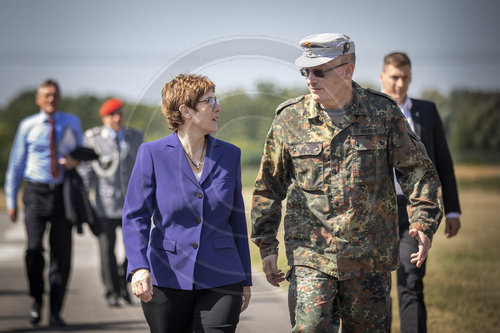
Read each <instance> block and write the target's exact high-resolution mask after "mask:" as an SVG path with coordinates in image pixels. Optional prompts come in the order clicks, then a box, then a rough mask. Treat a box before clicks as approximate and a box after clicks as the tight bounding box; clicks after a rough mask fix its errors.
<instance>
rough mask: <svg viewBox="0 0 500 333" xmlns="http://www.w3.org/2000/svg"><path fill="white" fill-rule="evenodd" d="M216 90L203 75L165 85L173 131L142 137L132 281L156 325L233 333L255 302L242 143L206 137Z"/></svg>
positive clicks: (132, 202)
mask: <svg viewBox="0 0 500 333" xmlns="http://www.w3.org/2000/svg"><path fill="white" fill-rule="evenodd" d="M214 92H215V85H214V83H213V82H212V81H210V80H209V79H208V78H207V77H205V76H200V75H179V76H177V77H176V78H174V79H173V80H172V81H170V82H169V83H167V84H166V85H165V87H164V88H163V90H162V109H163V113H164V115H165V117H166V118H167V120H168V123H169V127H170V129H172V130H174V132H173V133H172V134H171V135H169V136H167V137H164V138H162V139H159V140H156V141H153V142H148V143H144V144H143V145H141V147H140V148H139V151H138V153H137V159H136V162H135V166H134V169H133V172H132V177H131V179H130V183H129V186H128V190H127V196H126V199H125V205H124V209H123V239H124V243H125V251H126V255H127V258H128V272H127V279H128V280H129V281H131V284H132V291H133V293H134V295H136V296H137V297H139V298H140V299H141V304H142V309H143V311H144V315H145V317H146V320H147V322H148V324H149V327H150V329H151V332H162V333H165V332H192V331H195V332H198V331H203V332H234V331H235V329H236V325H237V323H238V321H239V314H240V312H241V311H243V310H245V309H246V307H247V306H248V303H249V300H250V286H251V284H252V278H251V268H250V254H249V249H248V238H247V228H246V221H245V211H244V205H243V197H242V194H241V177H240V176H241V166H240V149H239V148H237V147H236V146H234V145H232V144H229V143H226V142H224V141H220V140H217V139H215V138H213V137H212V136H210V135H209V134H210V133H213V132H215V131H216V130H217V120H218V117H219V112H220V110H221V108H220V105H219V100H218V99H217V97H215V95H214ZM151 223H153V228H152V229H151Z"/></svg>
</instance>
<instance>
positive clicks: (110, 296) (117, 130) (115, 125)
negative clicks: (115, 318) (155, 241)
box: [78, 98, 143, 306]
mask: <svg viewBox="0 0 500 333" xmlns="http://www.w3.org/2000/svg"><path fill="white" fill-rule="evenodd" d="M99 114H100V116H101V119H102V122H103V126H99V127H94V128H91V129H89V130H87V131H86V132H85V135H84V140H83V141H84V145H85V146H87V147H90V148H93V149H94V151H95V152H96V153H97V154H98V155H99V159H98V160H94V161H92V162H87V163H82V164H81V165H80V167H79V169H78V171H79V172H80V174H81V176H82V178H83V181H84V184H85V187H86V188H87V190H88V191H89V194H90V199H91V203H92V206H93V208H94V210H95V212H96V214H97V216H98V218H99V221H100V226H101V233H100V235H99V247H100V254H101V275H102V279H103V282H104V287H105V288H106V300H107V303H108V305H109V306H119V305H120V303H119V298H120V297H121V298H123V299H124V300H125V301H126V302H127V303H129V304H130V303H131V302H132V301H131V299H130V296H129V294H128V291H127V285H126V280H125V272H126V268H127V260H126V259H125V262H124V263H123V264H122V265H118V264H117V260H116V256H115V243H116V229H117V228H118V227H121V224H122V211H123V203H124V200H125V194H126V193H127V186H128V182H129V179H130V175H131V173H132V168H133V166H134V163H135V158H136V154H137V150H138V148H139V146H140V145H141V143H142V142H143V135H142V133H141V132H139V131H137V130H135V129H132V128H127V127H123V103H122V101H121V100H119V99H117V98H111V99H108V100H107V101H106V102H104V103H103V105H102V106H101V109H100V110H99Z"/></svg>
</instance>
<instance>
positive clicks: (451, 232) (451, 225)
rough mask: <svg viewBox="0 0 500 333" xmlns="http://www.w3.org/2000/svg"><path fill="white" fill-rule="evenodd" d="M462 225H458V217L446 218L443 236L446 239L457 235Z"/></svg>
mask: <svg viewBox="0 0 500 333" xmlns="http://www.w3.org/2000/svg"><path fill="white" fill-rule="evenodd" d="M461 226H462V224H461V223H460V218H459V217H451V218H446V226H445V228H444V234H445V235H447V236H448V237H447V238H450V237H453V236H455V235H456V234H457V233H458V230H460V227H461Z"/></svg>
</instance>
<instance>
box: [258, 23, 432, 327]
mask: <svg viewBox="0 0 500 333" xmlns="http://www.w3.org/2000/svg"><path fill="white" fill-rule="evenodd" d="M300 46H301V47H302V49H303V54H302V56H300V57H299V58H297V59H296V61H295V63H296V65H298V66H300V67H302V68H301V70H300V72H301V74H302V75H303V76H304V77H305V79H306V85H307V87H308V88H309V91H310V94H308V95H305V96H300V97H298V98H295V99H291V100H288V101H286V102H284V103H282V104H281V105H280V106H278V108H277V110H276V116H275V119H274V121H273V123H272V125H271V129H270V130H269V133H268V135H267V138H266V142H265V147H264V154H263V158H262V162H261V167H260V172H259V175H258V177H257V180H256V183H255V189H254V194H253V204H252V222H253V230H252V238H253V239H254V242H255V244H257V246H259V248H260V253H261V256H262V259H263V260H262V265H263V270H264V273H265V274H266V278H267V280H268V282H269V283H270V284H272V285H274V286H279V283H280V282H282V281H283V280H284V278H285V277H284V274H283V272H282V271H281V270H280V269H278V267H277V254H278V241H277V239H276V235H277V231H278V226H279V224H280V220H281V202H282V200H284V199H285V198H287V209H286V214H285V217H284V223H285V237H284V238H285V248H286V255H287V259H288V263H289V265H290V270H289V271H288V273H287V275H286V278H287V279H288V281H289V282H290V287H289V294H288V298H289V308H290V318H291V324H292V327H293V328H292V331H293V332H334V331H336V330H337V329H338V326H339V325H338V323H339V320H341V321H342V329H343V330H344V331H346V332H388V331H389V330H390V322H391V320H390V316H391V301H390V296H389V292H390V287H391V275H390V272H391V271H392V270H395V269H397V268H398V267H399V236H398V222H397V221H398V220H397V207H396V194H395V192H394V184H393V169H395V170H396V176H397V179H398V181H399V183H400V184H401V187H402V189H403V192H404V193H405V195H406V196H407V197H408V198H409V206H408V213H409V214H408V215H409V223H410V231H409V232H410V235H411V236H412V237H414V238H415V239H416V240H417V241H418V243H419V249H418V251H417V252H416V253H414V254H412V258H411V262H412V263H414V264H415V265H416V266H418V267H420V266H421V265H422V263H423V262H424V260H425V258H426V256H427V253H428V251H429V249H430V246H431V240H432V236H433V234H434V232H435V231H436V229H437V226H438V223H439V221H440V219H441V215H442V213H441V210H440V207H439V204H438V198H439V196H440V193H441V187H440V183H439V179H438V176H437V173H436V170H435V169H434V167H433V165H432V162H431V161H430V160H429V158H428V157H427V154H426V151H425V148H424V146H423V145H422V143H421V142H420V140H419V139H418V137H417V136H416V135H415V133H413V131H412V130H411V129H410V128H409V127H408V123H407V122H406V121H405V118H404V116H403V114H402V113H401V111H400V109H399V108H398V106H397V104H396V103H395V102H394V101H393V100H392V99H390V98H389V97H388V96H386V95H384V94H381V93H379V92H375V91H372V90H369V89H363V88H361V87H360V86H359V85H358V84H357V83H355V82H354V81H352V76H353V72H354V66H355V47H354V42H353V41H352V40H351V39H350V38H349V37H348V36H346V35H343V34H337V33H327V34H319V35H313V36H309V37H306V38H304V39H303V40H302V41H301V42H300Z"/></svg>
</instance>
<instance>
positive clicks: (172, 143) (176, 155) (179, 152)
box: [167, 132, 200, 186]
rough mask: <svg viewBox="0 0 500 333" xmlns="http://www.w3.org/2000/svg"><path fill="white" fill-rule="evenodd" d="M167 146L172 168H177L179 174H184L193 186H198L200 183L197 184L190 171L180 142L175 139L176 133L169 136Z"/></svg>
mask: <svg viewBox="0 0 500 333" xmlns="http://www.w3.org/2000/svg"><path fill="white" fill-rule="evenodd" d="M167 146H169V147H170V148H171V149H172V150H171V151H170V154H169V158H170V159H169V161H170V162H172V163H173V165H174V166H177V167H178V168H179V169H180V170H181V172H182V173H184V175H185V176H186V177H187V178H188V179H189V180H191V181H192V182H193V183H194V184H195V185H197V186H200V183H198V181H197V180H196V178H195V176H194V174H193V171H192V170H191V166H190V165H189V161H188V160H187V157H186V154H185V153H184V149H183V148H182V145H181V142H180V141H179V138H178V137H177V132H174V133H172V134H171V135H170V136H169V140H168V141H167Z"/></svg>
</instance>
